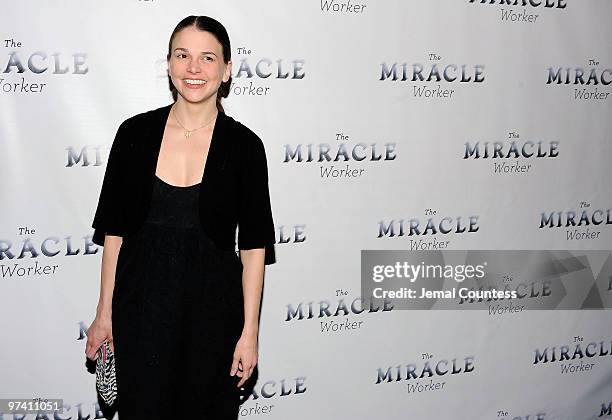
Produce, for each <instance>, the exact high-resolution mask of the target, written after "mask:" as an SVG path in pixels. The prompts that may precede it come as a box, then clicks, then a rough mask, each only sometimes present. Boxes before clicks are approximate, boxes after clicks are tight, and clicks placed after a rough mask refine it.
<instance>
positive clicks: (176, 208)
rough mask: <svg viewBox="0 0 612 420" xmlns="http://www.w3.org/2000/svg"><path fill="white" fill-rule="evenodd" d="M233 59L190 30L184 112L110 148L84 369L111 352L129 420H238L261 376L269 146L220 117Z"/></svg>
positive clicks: (174, 78) (208, 26)
mask: <svg viewBox="0 0 612 420" xmlns="http://www.w3.org/2000/svg"><path fill="white" fill-rule="evenodd" d="M230 51H231V50H230V42H229V37H228V35H227V32H226V30H225V28H224V27H223V25H221V24H220V23H219V22H218V21H216V20H214V19H212V18H209V17H206V16H198V17H196V16H189V17H187V18H185V19H183V20H182V21H181V22H180V23H179V24H178V25H177V26H176V28H175V30H174V32H173V33H172V35H171V37H170V42H169V50H168V57H167V60H168V74H169V81H170V88H171V91H172V94H173V98H174V100H175V102H174V103H173V104H171V105H169V106H165V107H162V108H158V109H156V110H152V111H148V112H145V113H142V114H138V115H136V116H134V117H131V118H129V119H127V120H126V121H124V122H123V123H122V124H121V126H120V127H119V129H118V131H117V135H116V137H115V140H114V141H113V145H112V147H111V151H110V154H109V158H108V163H107V166H106V172H105V175H104V181H103V183H102V189H101V192H100V198H99V202H98V208H97V210H96V215H95V217H94V221H93V224H92V226H93V227H94V229H95V232H94V235H93V242H94V243H97V244H99V245H103V246H104V252H103V255H102V282H101V291H100V300H99V303H98V308H97V311H96V318H95V320H94V321H93V323H92V325H91V327H90V328H89V330H88V337H87V346H86V355H87V357H88V358H89V359H94V360H95V358H96V357H97V355H96V351H97V349H98V348H99V347H100V345H101V344H102V343H103V342H104V341H105V340H108V341H109V342H110V344H111V349H112V350H113V352H114V354H115V364H116V371H117V409H118V413H119V417H120V418H122V419H123V420H132V419H140V418H142V419H145V418H146V419H166V418H171V416H173V415H174V414H176V413H189V412H192V411H193V412H197V413H198V418H206V419H207V418H210V419H236V418H237V414H238V407H239V403H240V388H241V387H242V385H243V384H244V383H245V381H246V380H247V379H248V378H249V377H251V375H252V374H253V369H254V368H255V365H256V364H257V358H258V353H257V347H258V343H257V335H258V328H259V326H258V323H259V321H258V319H259V308H260V299H261V291H262V283H263V274H264V265H265V264H270V263H273V262H274V253H273V250H274V248H273V244H274V226H273V221H272V213H271V207H270V199H269V191H268V178H267V176H268V175H267V163H266V157H265V151H264V147H263V143H262V142H261V140H260V139H259V137H257V135H255V134H254V133H253V132H252V131H251V130H249V129H248V128H247V127H245V126H244V125H242V124H241V123H239V122H238V121H236V120H234V119H233V118H232V117H230V116H227V115H226V114H225V113H224V111H223V107H222V106H221V103H220V100H221V97H222V96H223V97H224V96H227V93H228V92H229V89H228V88H229V84H230V83H231V65H232V62H231V53H230ZM236 227H238V248H239V249H240V257H239V258H238V256H237V255H236V253H235V251H234V248H235V245H236V242H235V236H236V235H235V234H236Z"/></svg>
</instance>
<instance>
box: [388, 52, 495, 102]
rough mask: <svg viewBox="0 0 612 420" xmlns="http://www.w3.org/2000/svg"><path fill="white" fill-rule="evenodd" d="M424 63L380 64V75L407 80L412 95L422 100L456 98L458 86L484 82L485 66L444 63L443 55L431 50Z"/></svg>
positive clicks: (396, 79) (402, 80)
mask: <svg viewBox="0 0 612 420" xmlns="http://www.w3.org/2000/svg"><path fill="white" fill-rule="evenodd" d="M427 60H428V61H427V62H425V63H406V62H404V63H397V62H394V63H387V62H383V63H381V65H380V66H381V67H380V78H379V79H378V80H381V81H385V82H389V81H391V82H407V83H409V85H410V87H411V88H412V90H411V92H412V96H413V97H415V98H423V99H431V100H435V99H440V100H450V99H453V98H454V97H455V96H456V95H457V93H455V90H456V89H463V87H459V86H461V85H463V86H466V85H470V84H473V83H479V84H481V83H483V82H484V81H485V74H484V65H482V64H454V63H448V62H444V61H443V58H442V56H441V55H440V54H437V53H430V54H429V55H428V59H427Z"/></svg>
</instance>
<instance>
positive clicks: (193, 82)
mask: <svg viewBox="0 0 612 420" xmlns="http://www.w3.org/2000/svg"><path fill="white" fill-rule="evenodd" d="M185 83H187V84H188V85H203V84H204V83H206V81H204V80H197V79H185Z"/></svg>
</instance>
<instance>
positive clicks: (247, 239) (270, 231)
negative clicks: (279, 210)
mask: <svg viewBox="0 0 612 420" xmlns="http://www.w3.org/2000/svg"><path fill="white" fill-rule="evenodd" d="M247 132H248V135H245V138H244V139H243V144H242V148H241V149H242V150H241V153H240V155H241V156H240V170H239V172H240V177H239V179H240V189H239V194H240V200H239V203H240V205H239V209H238V248H239V249H254V248H265V259H264V263H265V264H266V265H268V264H274V263H275V262H276V254H275V250H274V243H275V232H274V222H273V220H272V208H271V204H270V191H269V188H268V164H267V160H266V151H265V148H264V145H263V142H262V141H261V139H260V138H259V137H258V136H257V135H256V134H255V133H253V132H252V131H250V130H247Z"/></svg>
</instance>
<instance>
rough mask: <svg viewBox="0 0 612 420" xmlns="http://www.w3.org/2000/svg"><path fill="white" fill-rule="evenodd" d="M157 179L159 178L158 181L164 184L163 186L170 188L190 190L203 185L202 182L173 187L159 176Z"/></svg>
mask: <svg viewBox="0 0 612 420" xmlns="http://www.w3.org/2000/svg"><path fill="white" fill-rule="evenodd" d="M155 178H157V180H158V181H160V182H162V183H163V184H166V185H167V186H169V187H172V188H179V189H188V188H193V187H197V186H199V185H200V184H201V183H202V182H201V181H200V182H198V183H197V184H191V185H173V184H170V183H168V182H166V181H164V180H163V179H161V178H160V177H159V176H157V174H155Z"/></svg>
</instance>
